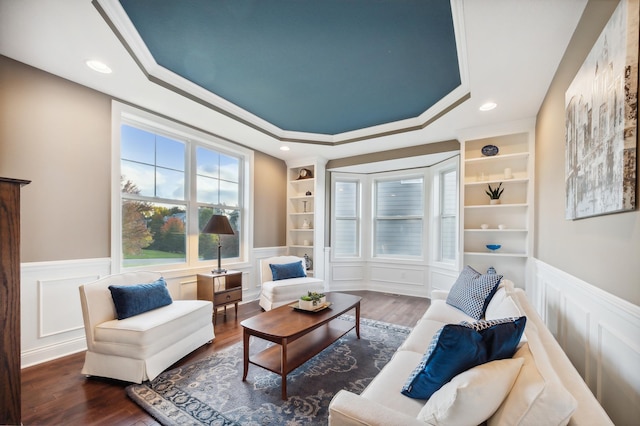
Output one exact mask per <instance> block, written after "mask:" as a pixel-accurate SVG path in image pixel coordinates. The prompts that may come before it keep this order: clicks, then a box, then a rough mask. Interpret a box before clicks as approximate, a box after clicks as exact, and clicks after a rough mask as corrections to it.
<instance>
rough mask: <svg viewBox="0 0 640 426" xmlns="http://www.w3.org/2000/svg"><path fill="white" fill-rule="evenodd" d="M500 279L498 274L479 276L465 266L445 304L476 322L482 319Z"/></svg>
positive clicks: (469, 267) (478, 273)
mask: <svg viewBox="0 0 640 426" xmlns="http://www.w3.org/2000/svg"><path fill="white" fill-rule="evenodd" d="M501 279H502V275H500V274H481V273H480V272H478V271H476V270H475V269H473V268H472V267H471V266H469V265H467V266H465V267H464V269H463V270H462V272H460V276H459V277H458V279H457V280H456V282H455V283H454V284H453V287H451V290H450V291H449V295H448V296H447V304H449V305H451V306H453V307H456V308H458V309H460V310H461V311H462V312H464V313H465V314H467V315H469V316H470V317H471V318H474V319H477V320H478V319H480V318H482V317H484V313H485V311H486V310H487V305H489V301H491V298H492V297H493V295H494V294H495V293H496V290H497V289H498V285H499V284H500V280H501Z"/></svg>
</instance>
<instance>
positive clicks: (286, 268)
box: [269, 261, 307, 281]
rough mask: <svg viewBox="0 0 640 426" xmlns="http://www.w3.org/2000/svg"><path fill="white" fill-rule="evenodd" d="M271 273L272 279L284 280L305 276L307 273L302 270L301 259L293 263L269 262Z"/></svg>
mask: <svg viewBox="0 0 640 426" xmlns="http://www.w3.org/2000/svg"><path fill="white" fill-rule="evenodd" d="M269 267H270V268H271V275H272V276H273V281H278V280H286V279H287V278H302V277H306V276H307V273H306V272H305V271H304V267H303V266H302V261H299V262H293V263H279V264H278V263H270V264H269Z"/></svg>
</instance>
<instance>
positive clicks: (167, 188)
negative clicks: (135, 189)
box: [156, 167, 184, 200]
mask: <svg viewBox="0 0 640 426" xmlns="http://www.w3.org/2000/svg"><path fill="white" fill-rule="evenodd" d="M156 197H160V198H170V199H173V200H184V172H178V171H175V170H169V169H162V168H160V167H158V168H156Z"/></svg>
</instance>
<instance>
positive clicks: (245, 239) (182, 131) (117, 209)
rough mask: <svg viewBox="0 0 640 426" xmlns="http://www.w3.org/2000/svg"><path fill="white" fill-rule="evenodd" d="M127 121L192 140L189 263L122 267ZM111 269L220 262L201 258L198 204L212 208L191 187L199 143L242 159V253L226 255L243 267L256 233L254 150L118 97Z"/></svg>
mask: <svg viewBox="0 0 640 426" xmlns="http://www.w3.org/2000/svg"><path fill="white" fill-rule="evenodd" d="M122 124H128V125H132V126H134V127H138V128H141V129H143V130H147V131H150V132H152V133H157V134H161V135H164V136H167V137H170V138H173V139H176V140H180V141H185V142H187V152H186V153H185V156H186V161H185V163H186V164H185V175H188V177H187V178H186V182H185V192H186V194H185V200H184V204H186V205H187V214H188V219H187V230H186V234H187V236H186V239H187V241H186V261H185V262H184V263H172V264H169V265H152V266H143V267H131V268H123V267H122V260H123V259H122V258H123V256H122V217H121V209H122V200H121V182H120V175H121V170H120V127H121V125H122ZM111 135H112V137H111V261H112V265H111V271H112V273H119V272H121V271H123V270H126V271H136V270H149V269H151V270H154V271H162V270H176V269H195V268H203V267H208V266H213V265H217V259H212V260H206V261H200V260H198V236H199V229H198V208H199V207H202V206H210V204H207V203H199V202H198V201H197V198H196V188H195V186H194V185H190V182H192V181H195V176H196V170H195V165H192V164H191V159H192V158H195V151H196V146H198V145H200V146H206V147H207V148H211V149H213V150H215V151H218V152H220V153H223V154H227V155H231V156H234V157H239V158H240V180H241V183H240V187H239V192H240V194H239V195H240V200H239V201H240V206H239V207H238V208H239V209H240V212H241V221H240V228H241V239H240V249H239V250H240V251H239V257H238V258H234V259H225V264H226V265H227V267H228V266H229V265H230V264H233V265H234V267H236V268H240V267H245V266H247V265H249V249H250V247H253V232H252V229H251V227H250V224H252V223H253V206H252V203H250V200H251V199H252V198H253V185H252V182H253V158H254V155H253V151H252V150H250V149H247V148H244V147H242V146H240V145H236V144H233V143H231V142H229V141H226V140H224V139H222V138H219V137H216V136H214V135H212V134H210V133H206V132H205V131H202V130H198V129H195V128H193V127H190V126H187V125H185V124H181V123H178V122H176V121H173V120H170V119H167V118H163V117H160V116H158V115H155V114H152V113H150V112H147V111H142V110H140V109H137V108H135V107H132V106H130V105H125V104H123V103H120V102H117V101H113V103H112V120H111ZM157 202H159V203H172V204H173V203H175V200H165V199H158V200H157Z"/></svg>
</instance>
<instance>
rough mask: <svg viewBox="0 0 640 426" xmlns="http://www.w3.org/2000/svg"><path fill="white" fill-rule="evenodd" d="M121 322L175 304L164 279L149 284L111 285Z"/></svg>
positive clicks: (112, 295)
mask: <svg viewBox="0 0 640 426" xmlns="http://www.w3.org/2000/svg"><path fill="white" fill-rule="evenodd" d="M109 290H110V291H111V298H112V299H113V304H114V305H115V306H116V314H117V316H118V319H119V320H122V319H125V318H129V317H132V316H134V315H138V314H141V313H143V312H147V311H151V310H153V309H156V308H160V307H162V306H166V305H170V304H171V303H173V300H171V295H170V294H169V290H168V289H167V283H166V282H165V280H164V278H160V279H159V280H157V281H154V282H152V283H149V284H136V285H110V286H109Z"/></svg>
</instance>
